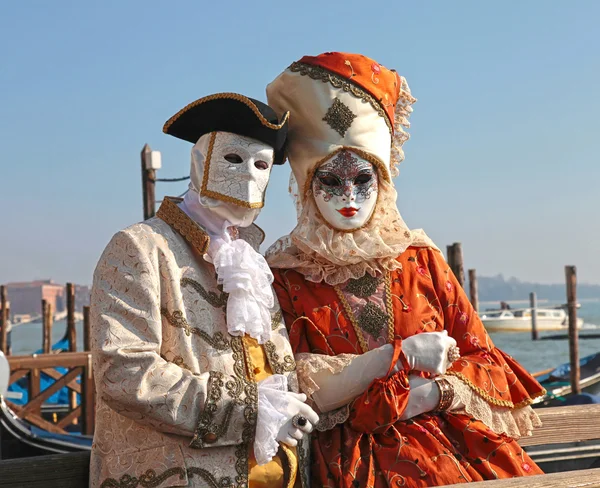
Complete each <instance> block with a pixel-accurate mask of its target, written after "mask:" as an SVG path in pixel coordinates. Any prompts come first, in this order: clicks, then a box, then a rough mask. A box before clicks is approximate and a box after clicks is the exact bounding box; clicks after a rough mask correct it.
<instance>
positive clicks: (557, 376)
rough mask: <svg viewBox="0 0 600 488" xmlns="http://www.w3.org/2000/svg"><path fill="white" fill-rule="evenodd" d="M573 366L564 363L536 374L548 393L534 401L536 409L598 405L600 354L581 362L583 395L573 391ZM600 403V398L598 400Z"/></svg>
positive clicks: (582, 359) (580, 381)
mask: <svg viewBox="0 0 600 488" xmlns="http://www.w3.org/2000/svg"><path fill="white" fill-rule="evenodd" d="M570 375H571V365H570V363H564V364H561V365H560V366H557V367H556V368H554V369H553V370H551V371H542V372H540V373H536V374H534V376H535V378H536V379H537V380H538V381H539V382H540V384H541V385H542V386H543V387H544V388H545V389H546V391H547V393H546V395H544V396H541V397H539V398H537V399H536V400H534V407H538V408H539V407H559V406H563V405H574V404H576V403H596V396H598V395H600V352H599V353H595V354H590V355H589V356H585V357H584V358H581V360H580V361H579V376H580V380H579V384H580V386H581V391H582V393H583V395H580V396H575V395H573V391H572V389H571V377H570ZM597 400H598V402H600V398H598V399H597Z"/></svg>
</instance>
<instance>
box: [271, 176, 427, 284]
mask: <svg viewBox="0 0 600 488" xmlns="http://www.w3.org/2000/svg"><path fill="white" fill-rule="evenodd" d="M290 189H291V193H292V195H294V192H296V195H297V191H296V189H295V188H294V187H293V184H292V185H290ZM396 196H397V194H396V190H395V189H394V187H393V185H392V184H391V183H389V182H387V181H385V180H384V179H383V178H379V194H378V200H377V205H376V207H375V210H374V212H373V216H372V217H371V219H370V220H369V222H368V223H367V224H366V225H365V226H364V227H362V228H360V229H357V230H355V231H353V232H343V231H338V230H335V229H333V228H332V227H331V226H330V225H329V224H328V223H327V222H326V221H325V220H324V219H323V218H322V217H321V215H320V213H319V211H318V209H317V206H316V203H315V201H314V198H313V196H312V194H309V195H307V197H308V198H306V199H305V205H303V206H302V207H298V205H299V203H298V200H299V199H296V204H297V209H298V210H299V214H300V216H299V219H298V225H297V226H296V227H295V228H294V230H293V231H292V232H291V233H290V234H289V235H288V236H284V237H282V238H280V239H279V240H278V241H276V242H275V243H274V244H273V245H272V246H271V247H270V248H269V249H268V251H267V253H266V257H267V262H268V263H269V265H270V266H271V267H273V268H288V269H289V268H291V269H295V270H296V271H298V272H299V273H301V274H303V275H304V276H305V277H306V279H307V280H309V281H312V282H316V283H319V282H322V281H324V282H325V283H327V284H329V285H332V286H333V285H337V284H340V283H343V282H345V281H347V280H349V279H357V278H361V277H362V276H364V275H365V274H366V273H369V274H370V275H371V276H376V275H377V274H379V275H382V274H385V273H386V272H389V271H394V270H397V269H400V268H401V265H400V263H398V261H397V260H396V258H397V257H398V256H399V255H400V254H402V252H404V251H405V250H406V249H407V248H408V247H409V246H420V247H434V248H435V247H436V246H435V244H434V243H433V242H432V241H431V239H429V237H427V235H426V234H425V232H423V230H420V229H419V230H413V231H411V230H410V229H409V228H408V226H407V225H406V223H405V222H404V220H403V219H402V217H401V216H400V213H399V212H398V208H397V207H396Z"/></svg>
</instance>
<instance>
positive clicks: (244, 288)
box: [179, 189, 275, 344]
mask: <svg viewBox="0 0 600 488" xmlns="http://www.w3.org/2000/svg"><path fill="white" fill-rule="evenodd" d="M218 204H219V210H220V212H219V213H216V212H215V211H214V209H215V207H213V206H208V205H207V204H206V203H205V202H203V201H202V197H200V195H199V194H198V193H197V192H196V191H194V190H193V189H190V190H189V191H188V193H187V194H186V195H185V197H184V200H183V202H182V203H181V204H180V205H179V207H180V208H181V209H182V210H183V211H184V212H185V213H186V215H187V216H188V217H190V218H191V219H192V220H194V221H195V222H196V223H198V224H200V225H201V226H202V227H203V228H204V229H205V230H206V231H207V232H208V234H209V236H210V246H209V248H208V252H207V254H206V255H205V257H204V259H206V260H207V261H208V262H210V263H212V264H213V265H214V266H215V270H216V272H217V282H218V283H219V284H220V285H223V291H224V292H226V293H229V298H228V299H227V330H228V331H229V333H230V334H231V335H233V336H242V335H244V334H248V335H249V336H250V337H253V338H254V339H256V340H257V341H258V342H259V344H264V343H265V342H267V341H268V340H269V339H270V337H271V309H272V308H273V306H274V304H275V298H274V296H273V289H272V287H271V283H273V273H271V269H270V268H269V265H268V264H267V262H266V261H265V258H264V257H263V256H262V255H261V254H260V253H258V252H256V251H255V250H254V249H253V248H252V246H251V245H250V244H248V243H247V242H246V241H244V240H243V239H236V240H233V239H231V237H230V235H229V231H228V229H229V228H230V227H232V225H231V223H230V221H229V220H228V219H223V216H222V215H227V213H228V212H227V208H226V207H227V206H228V205H232V204H229V203H226V202H218Z"/></svg>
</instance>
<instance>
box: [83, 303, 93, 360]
mask: <svg viewBox="0 0 600 488" xmlns="http://www.w3.org/2000/svg"><path fill="white" fill-rule="evenodd" d="M90 327H91V326H90V307H89V306H88V305H86V306H84V307H83V350H84V351H86V352H87V351H91V350H92V341H91V335H90V333H91V328H90Z"/></svg>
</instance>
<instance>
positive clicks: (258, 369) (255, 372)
mask: <svg viewBox="0 0 600 488" xmlns="http://www.w3.org/2000/svg"><path fill="white" fill-rule="evenodd" d="M260 372H261V369H260V368H259V367H258V366H257V367H256V368H254V374H258V373H260Z"/></svg>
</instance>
